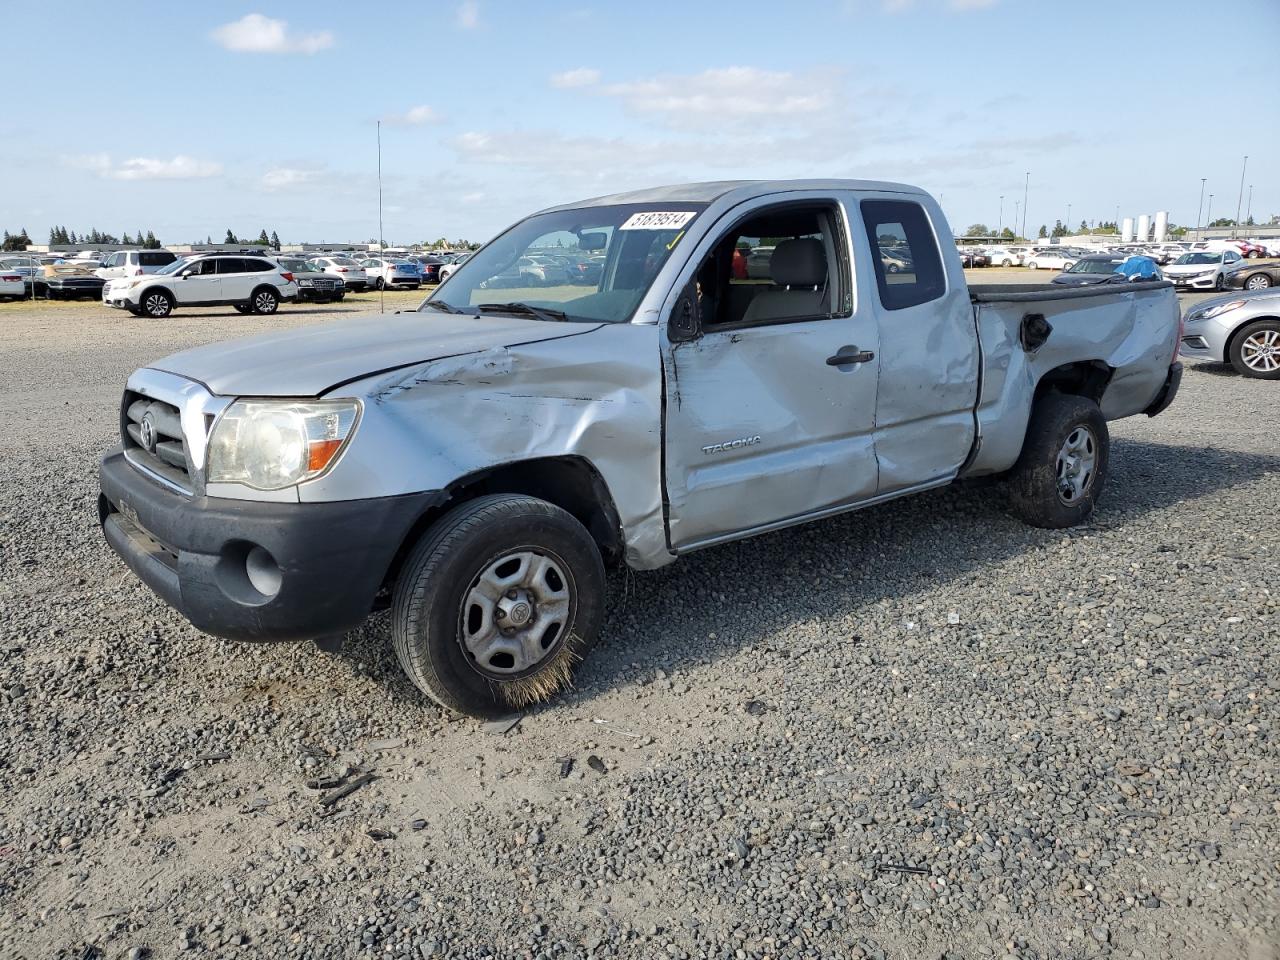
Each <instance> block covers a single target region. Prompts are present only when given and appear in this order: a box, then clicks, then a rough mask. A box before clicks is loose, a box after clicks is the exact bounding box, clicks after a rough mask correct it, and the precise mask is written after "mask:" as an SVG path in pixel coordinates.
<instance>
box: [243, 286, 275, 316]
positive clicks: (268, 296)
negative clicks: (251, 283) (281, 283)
mask: <svg viewBox="0 0 1280 960" xmlns="http://www.w3.org/2000/svg"><path fill="white" fill-rule="evenodd" d="M250 305H251V307H252V309H253V312H254V313H263V314H267V313H275V312H276V310H278V309H279V308H280V297H279V295H277V294H276V292H275V291H274V290H272V289H271V288H270V287H259V288H258V289H257V290H255V291H253V300H252V301H251V302H250Z"/></svg>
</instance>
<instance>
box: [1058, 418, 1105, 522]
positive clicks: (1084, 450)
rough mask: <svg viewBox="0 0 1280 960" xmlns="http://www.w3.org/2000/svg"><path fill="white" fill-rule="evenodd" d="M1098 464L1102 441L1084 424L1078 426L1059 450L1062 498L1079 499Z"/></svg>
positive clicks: (1066, 501) (1059, 487)
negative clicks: (1099, 447) (1099, 443)
mask: <svg viewBox="0 0 1280 960" xmlns="http://www.w3.org/2000/svg"><path fill="white" fill-rule="evenodd" d="M1097 466H1098V441H1097V438H1095V437H1094V435H1093V431H1092V430H1090V429H1089V428H1088V427H1087V426H1085V425H1084V424H1080V425H1079V426H1077V427H1075V428H1074V429H1073V430H1072V431H1071V432H1070V433H1069V434H1067V438H1066V440H1064V441H1063V443H1062V449H1060V450H1059V451H1058V499H1059V500H1061V501H1062V502H1063V503H1065V504H1066V505H1067V506H1072V505H1074V504H1076V503H1079V502H1080V500H1081V498H1082V497H1084V495H1085V493H1087V492H1088V490H1089V487H1090V486H1091V485H1092V484H1093V477H1094V473H1095V472H1096V470H1097Z"/></svg>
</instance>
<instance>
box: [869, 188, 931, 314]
mask: <svg viewBox="0 0 1280 960" xmlns="http://www.w3.org/2000/svg"><path fill="white" fill-rule="evenodd" d="M859 209H860V210H861V212H862V221H863V224H864V226H865V227H866V231H867V244H868V246H869V248H870V250H871V251H872V260H873V265H874V268H875V273H876V286H877V288H878V289H879V293H880V304H881V305H882V306H883V307H884V309H886V310H905V309H906V308H908V307H915V306H919V305H920V304H922V303H928V302H930V301H931V300H937V299H938V298H939V297H941V296H942V295H943V294H944V293H946V290H947V279H946V271H945V270H944V269H943V264H942V254H941V253H940V252H939V250H938V241H937V238H936V237H935V236H934V233H933V225H932V224H931V223H930V222H929V217H928V214H926V213H925V210H924V207H922V206H921V205H920V204H919V203H916V202H914V201H910V200H863V201H862V202H861V203H860V204H859Z"/></svg>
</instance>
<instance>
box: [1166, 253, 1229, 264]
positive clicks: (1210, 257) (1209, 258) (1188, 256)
mask: <svg viewBox="0 0 1280 960" xmlns="http://www.w3.org/2000/svg"><path fill="white" fill-rule="evenodd" d="M1221 256H1222V254H1220V253H1184V254H1183V255H1182V256H1180V257H1179V258H1178V259H1177V260H1175V261H1174V265H1175V266H1176V265H1178V264H1184V263H1217V262H1218V260H1219V259H1220V258H1221Z"/></svg>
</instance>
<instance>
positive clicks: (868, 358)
mask: <svg viewBox="0 0 1280 960" xmlns="http://www.w3.org/2000/svg"><path fill="white" fill-rule="evenodd" d="M708 247H709V248H710V249H707V248H708ZM700 250H706V252H705V254H704V253H700V254H699V258H700V259H699V260H698V264H699V265H698V267H697V271H696V274H695V276H696V281H695V285H691V286H690V287H689V288H688V290H689V293H688V295H687V297H686V299H687V300H689V301H690V303H692V302H693V301H694V300H695V299H696V302H697V305H696V313H697V318H698V323H697V326H698V330H697V334H696V336H694V338H693V339H689V340H684V341H680V340H677V341H676V342H672V341H671V338H670V337H668V338H664V346H663V364H664V372H665V380H666V384H665V390H666V431H665V440H664V442H665V445H666V451H665V452H666V465H665V470H666V476H665V483H666V492H667V500H668V504H669V516H668V522H669V529H670V539H671V545H672V547H673V548H675V549H676V550H677V551H679V550H682V549H692V548H694V547H697V546H701V545H704V544H708V543H711V542H714V541H716V540H718V539H721V538H728V537H731V536H733V535H735V534H740V533H743V532H746V531H752V530H758V529H762V528H768V527H770V526H782V525H785V524H786V523H787V522H789V521H793V520H798V519H800V518H803V517H806V516H809V515H813V514H816V513H820V512H821V511H823V510H827V509H833V510H834V509H839V508H840V507H842V506H844V505H847V504H851V503H856V502H857V501H860V500H865V499H868V498H870V497H872V496H874V495H875V492H876V483H877V470H876V456H875V449H874V443H873V431H874V427H875V406H876V379H877V376H878V372H879V349H880V347H879V339H878V334H877V330H876V321H875V314H874V311H873V310H871V309H864V308H863V307H862V306H861V305H858V306H857V307H855V303H854V300H855V298H854V295H853V285H852V279H851V271H850V266H849V234H848V229H847V226H846V219H845V217H844V212H843V210H842V209H841V207H840V205H839V204H838V203H837V202H836V201H835V200H834V199H831V198H827V197H820V196H813V197H810V198H808V199H804V200H798V201H796V202H791V203H786V204H778V203H776V201H775V202H774V203H773V204H767V203H765V202H764V201H755V202H752V203H749V204H745V205H744V209H743V211H742V212H741V213H740V214H739V215H738V216H736V217H735V218H734V220H733V225H732V226H730V227H728V228H727V229H726V230H725V231H723V232H721V233H720V234H719V235H718V236H717V237H716V238H714V239H713V240H711V241H709V242H705V243H704V244H703V245H702V247H700ZM677 309H680V307H679V306H677Z"/></svg>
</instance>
